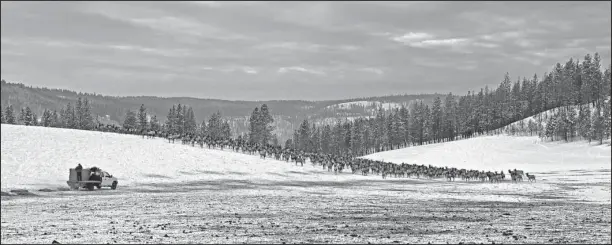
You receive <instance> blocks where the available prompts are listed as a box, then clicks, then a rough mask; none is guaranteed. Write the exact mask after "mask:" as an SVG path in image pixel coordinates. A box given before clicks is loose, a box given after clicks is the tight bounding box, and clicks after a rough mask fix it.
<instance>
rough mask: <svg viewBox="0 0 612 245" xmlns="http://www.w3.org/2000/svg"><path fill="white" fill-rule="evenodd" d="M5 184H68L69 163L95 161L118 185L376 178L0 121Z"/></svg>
mask: <svg viewBox="0 0 612 245" xmlns="http://www.w3.org/2000/svg"><path fill="white" fill-rule="evenodd" d="M1 131H2V147H1V149H0V150H1V153H2V154H1V155H2V159H1V160H2V161H1V171H2V172H1V173H2V174H1V175H2V179H1V181H0V183H1V185H2V189H3V190H5V189H11V188H27V189H39V188H47V187H48V188H55V187H67V184H66V181H67V179H68V174H69V171H68V169H69V168H73V167H75V166H76V165H77V164H78V163H81V164H82V165H83V166H84V167H92V166H97V167H100V168H102V169H103V170H106V171H108V172H110V173H111V174H113V175H114V176H116V177H118V178H119V183H120V186H126V185H131V186H134V185H139V184H147V183H172V182H187V181H202V180H212V179H232V180H244V179H248V180H250V181H259V180H261V181H268V180H274V181H277V180H280V181H283V180H296V179H299V180H305V181H326V180H327V181H342V180H346V179H353V180H354V179H359V178H375V177H374V176H371V177H362V176H358V175H338V176H336V175H333V174H329V173H328V172H327V171H323V170H322V169H321V168H320V167H319V168H315V167H313V166H312V165H310V164H307V165H304V167H299V166H295V164H294V163H287V162H284V161H276V160H271V159H266V160H264V159H260V158H259V155H257V156H256V155H248V154H242V153H235V152H233V151H230V150H225V151H221V150H218V149H217V150H214V149H213V150H209V149H207V148H204V149H202V148H200V147H199V146H197V145H196V147H192V146H186V145H182V144H180V143H178V142H177V143H175V144H170V143H168V141H166V140H164V139H146V138H145V139H143V138H142V137H139V136H133V135H123V134H114V133H102V132H94V131H82V130H72V129H60V128H44V127H26V126H18V125H6V124H2V130H1Z"/></svg>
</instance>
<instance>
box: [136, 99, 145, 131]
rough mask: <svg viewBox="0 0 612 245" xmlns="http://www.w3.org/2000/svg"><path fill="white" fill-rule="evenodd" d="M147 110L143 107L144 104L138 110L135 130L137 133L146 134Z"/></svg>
mask: <svg viewBox="0 0 612 245" xmlns="http://www.w3.org/2000/svg"><path fill="white" fill-rule="evenodd" d="M147 124H148V123H147V109H146V108H145V107H144V104H141V105H140V109H138V127H137V130H138V131H139V132H143V133H144V132H146V130H147V129H148V125H147Z"/></svg>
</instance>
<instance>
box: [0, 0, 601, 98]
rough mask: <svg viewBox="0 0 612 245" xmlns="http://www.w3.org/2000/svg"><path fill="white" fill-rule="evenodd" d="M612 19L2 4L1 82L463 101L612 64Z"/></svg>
mask: <svg viewBox="0 0 612 245" xmlns="http://www.w3.org/2000/svg"><path fill="white" fill-rule="evenodd" d="M5 7H8V8H9V9H10V11H5V10H7V9H4V8H5ZM610 15H611V12H610V4H609V2H580V3H567V2H558V3H557V2H555V3H552V2H546V3H543V2H460V3H455V2H248V1H247V2H223V1H219V2H216V1H213V2H163V1H159V2H155V1H151V2H95V1H94V2H86V1H83V2H70V1H68V2H44V1H41V2H17V1H16V2H8V3H4V2H3V12H2V15H1V20H2V21H0V25H1V28H0V30H1V32H2V42H1V43H2V44H1V45H2V60H1V61H2V76H3V78H4V79H7V80H10V79H13V78H14V79H17V80H18V81H22V82H24V83H27V84H37V85H41V86H48V87H61V88H71V87H72V88H75V87H76V88H79V89H81V90H83V91H88V92H97V93H103V94H109V95H128V94H133V95H142V94H143V93H146V94H148V95H164V96H168V95H169V94H172V95H180V96H196V97H217V98H219V97H223V98H227V99H242V100H265V99H311V100H316V99H337V98H350V97H360V96H373V95H381V94H388V93H397V92H398V91H402V92H406V93H429V92H441V93H446V92H453V93H463V92H465V91H466V90H467V89H473V88H479V87H481V86H482V85H483V84H495V83H497V82H498V80H499V78H500V76H503V74H504V73H505V72H510V73H511V74H514V75H517V76H523V75H525V76H531V75H533V73H538V74H541V73H543V72H545V71H548V70H549V68H550V66H551V65H552V64H555V63H557V62H560V63H563V62H564V61H565V60H566V59H568V58H569V57H575V58H580V57H584V55H585V54H586V53H593V52H596V51H597V52H600V55H601V56H602V63H603V64H602V65H604V66H605V65H607V64H609V63H610V48H609V47H610V36H612V34H611V31H610V28H609V27H610ZM604 27H608V28H604ZM467 54H469V55H467ZM440 70H444V72H439V71H440ZM109 81H112V83H111V82H109ZM247 81H248V83H247ZM288 81H290V82H288ZM458 81H459V82H458ZM109 83H110V84H112V85H105V84H109ZM179 84H180V86H179ZM312 84H321V85H322V86H323V85H324V86H325V87H324V88H325V91H321V89H320V88H321V87H322V86H318V87H317V86H312ZM143 87H144V88H146V90H143ZM210 88H214V89H210ZM277 88H279V89H283V92H282V93H275V92H269V91H275V89H277ZM259 90H261V91H268V92H261V91H259ZM254 91H259V92H254Z"/></svg>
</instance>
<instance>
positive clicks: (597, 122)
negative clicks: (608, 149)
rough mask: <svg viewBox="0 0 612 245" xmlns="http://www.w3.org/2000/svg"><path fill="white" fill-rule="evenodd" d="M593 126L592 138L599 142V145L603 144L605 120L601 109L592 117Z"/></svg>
mask: <svg viewBox="0 0 612 245" xmlns="http://www.w3.org/2000/svg"><path fill="white" fill-rule="evenodd" d="M591 125H592V126H591V134H590V136H591V138H592V139H594V140H597V141H599V144H603V139H604V135H605V133H604V130H605V119H604V117H603V115H602V110H601V109H600V108H596V109H595V113H593V115H592V117H591Z"/></svg>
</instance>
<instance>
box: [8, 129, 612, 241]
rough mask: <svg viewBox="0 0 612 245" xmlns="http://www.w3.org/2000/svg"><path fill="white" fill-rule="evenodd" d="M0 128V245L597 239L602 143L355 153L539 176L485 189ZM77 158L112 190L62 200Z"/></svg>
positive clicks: (464, 144)
mask: <svg viewBox="0 0 612 245" xmlns="http://www.w3.org/2000/svg"><path fill="white" fill-rule="evenodd" d="M1 132H2V137H1V139H2V142H1V143H2V144H1V149H0V152H1V156H2V158H1V177H2V179H1V181H0V184H1V186H2V191H10V190H13V189H16V188H20V189H21V188H23V189H27V190H29V191H30V193H31V195H25V196H2V209H1V210H2V218H1V220H2V222H1V223H2V243H3V244H4V243H50V242H51V241H52V240H57V241H59V242H62V243H107V242H108V243H112V242H119V243H150V242H156V243H193V242H215V243H219V242H220V243H238V242H249V243H260V242H266V243H282V242H291V243H297V242H309V243H312V242H316V243H323V242H333V243H337V242H343V243H366V242H378V243H393V242H402V243H404V242H411V243H426V242H453V243H458V242H496V243H500V242H503V243H513V242H515V243H524V242H539V243H542V242H545V243H551V242H552V243H563V242H573V243H593V242H595V243H605V242H609V241H610V148H609V147H607V148H606V147H600V146H588V145H586V144H574V143H571V144H559V143H542V142H539V141H537V140H536V139H535V138H528V137H507V136H492V137H480V138H474V139H468V140H461V141H456V142H450V143H444V144H436V145H427V146H421V147H414V148H406V149H402V150H398V151H390V152H383V153H378V154H376V155H373V156H367V157H368V158H374V159H376V158H380V159H384V160H385V161H392V162H398V163H400V162H406V163H417V164H426V165H427V164H431V165H438V166H456V167H461V168H474V169H482V170H488V169H491V170H497V171H499V170H506V171H507V169H509V168H519V169H523V170H525V171H526V172H530V173H535V174H536V175H537V176H538V182H537V183H528V182H524V183H510V182H508V181H507V182H504V183H498V184H491V183H480V182H469V183H465V182H462V181H456V182H446V181H444V180H418V179H407V178H401V179H393V178H391V179H386V180H383V179H381V177H380V176H361V175H352V174H350V173H342V174H339V175H334V174H333V173H329V172H327V171H324V170H322V169H321V168H320V167H318V166H312V165H311V164H310V163H307V164H306V165H304V166H303V167H301V166H296V165H295V164H294V163H287V162H284V161H276V160H270V159H266V160H264V159H260V158H259V156H255V155H246V154H242V153H235V152H232V151H230V150H224V151H221V150H219V149H212V150H209V149H206V148H204V149H201V148H200V147H198V146H196V147H192V146H185V145H181V144H180V143H176V144H170V143H168V142H167V141H165V140H163V139H143V138H142V137H137V136H130V135H121V134H113V133H100V132H91V131H80V130H69V129H55V128H42V127H25V126H15V125H4V124H3V125H2V128H1ZM77 163H81V164H83V166H84V167H91V166H98V167H101V168H102V169H104V170H107V171H109V172H110V173H112V174H113V175H115V176H117V177H118V178H119V187H118V189H117V190H114V191H112V190H108V189H102V190H96V191H92V192H89V191H61V190H62V189H63V188H66V187H67V185H66V182H65V181H66V180H67V178H68V168H71V167H74V166H76V164H77ZM42 188H49V189H51V190H56V191H53V192H41V191H38V190H39V189H42ZM57 190H60V191H57ZM561 221H563V222H561ZM560 223H562V224H560Z"/></svg>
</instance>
